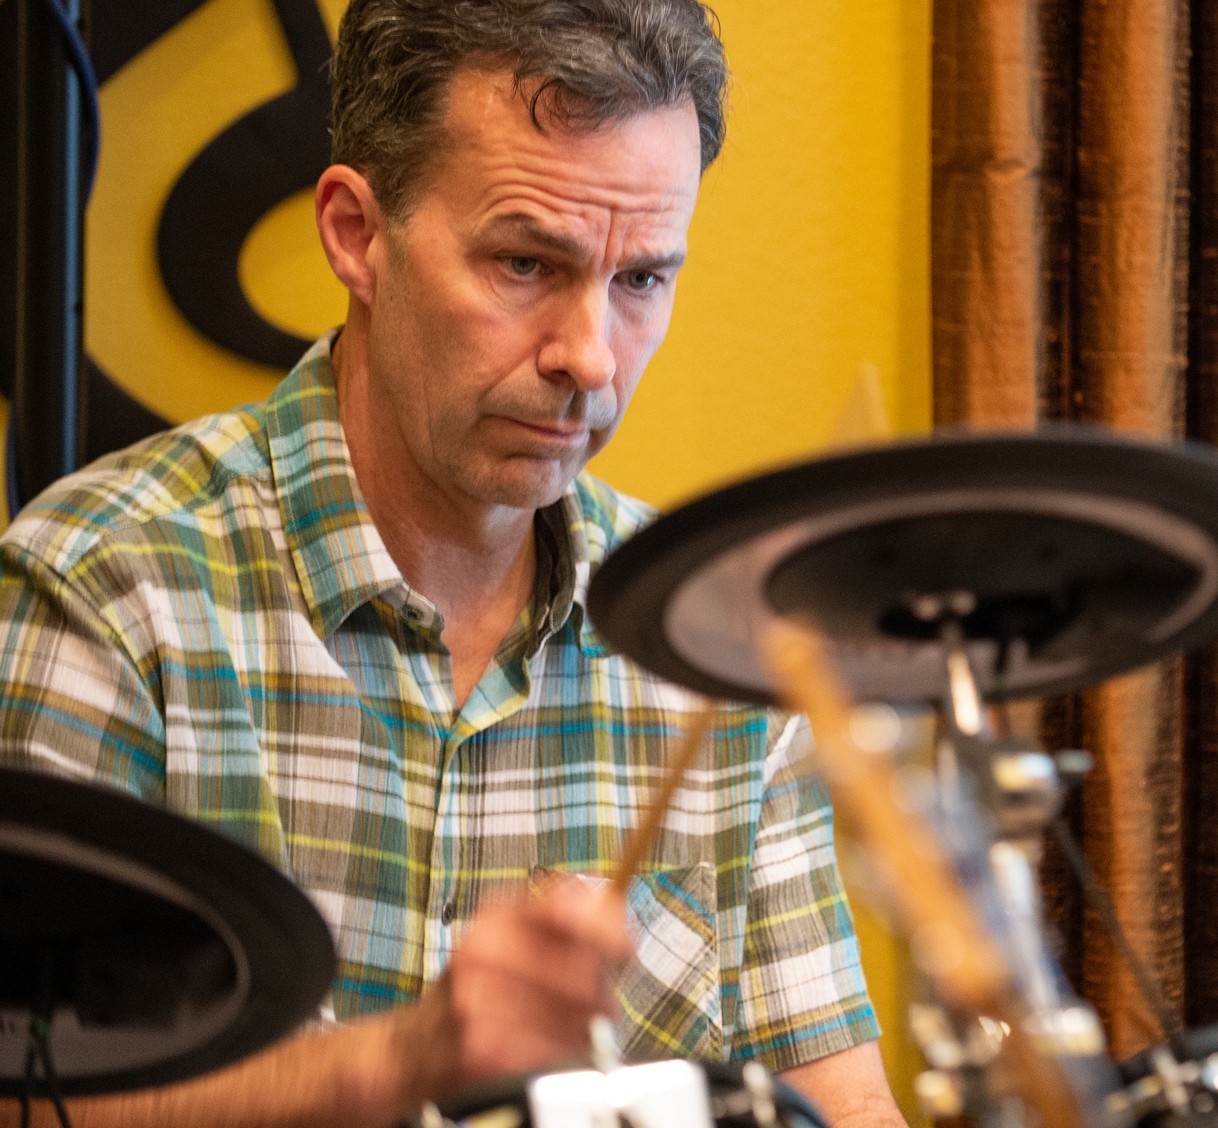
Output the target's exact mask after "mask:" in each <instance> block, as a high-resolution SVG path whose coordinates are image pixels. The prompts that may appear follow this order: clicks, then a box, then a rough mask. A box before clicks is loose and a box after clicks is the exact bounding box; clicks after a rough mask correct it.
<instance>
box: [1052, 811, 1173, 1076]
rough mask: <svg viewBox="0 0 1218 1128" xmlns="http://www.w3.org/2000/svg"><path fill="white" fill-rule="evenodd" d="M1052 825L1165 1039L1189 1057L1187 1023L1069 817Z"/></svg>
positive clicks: (1091, 904) (1081, 886)
mask: <svg viewBox="0 0 1218 1128" xmlns="http://www.w3.org/2000/svg"><path fill="white" fill-rule="evenodd" d="M1049 827H1050V829H1051V830H1052V832H1053V840H1054V842H1056V843H1057V845H1058V848H1059V849H1060V850H1061V852H1062V855H1063V857H1064V858H1065V859H1066V862H1067V864H1068V865H1069V866H1070V869H1071V871H1072V872H1073V873H1074V877H1075V880H1076V881H1078V884H1079V888H1080V889H1081V890H1082V893H1083V897H1084V898H1085V900H1086V901H1087V904H1088V905H1089V906H1090V908H1091V911H1092V912H1094V913H1095V915H1096V916H1098V917H1099V918H1100V923H1101V924H1102V925H1103V926H1104V930H1105V931H1106V932H1107V933H1108V938H1109V939H1110V940H1111V941H1112V943H1113V945H1114V946H1115V948H1116V949H1117V952H1118V953H1119V954H1120V956H1121V959H1123V960H1124V961H1125V964H1126V966H1127V967H1128V968H1129V971H1130V974H1131V975H1132V976H1133V979H1134V983H1135V984H1136V985H1137V988H1138V992H1139V993H1140V994H1141V996H1142V999H1143V1001H1144V1002H1145V1003H1146V1005H1147V1006H1148V1007H1150V1009H1151V1011H1152V1012H1153V1013H1154V1016H1155V1019H1156V1020H1157V1022H1158V1023H1159V1029H1160V1030H1161V1031H1162V1034H1163V1037H1164V1039H1165V1040H1166V1041H1167V1043H1168V1044H1169V1045H1170V1047H1171V1050H1172V1053H1173V1054H1174V1055H1175V1058H1176V1060H1177V1061H1187V1060H1188V1058H1189V1052H1188V1046H1187V1045H1186V1044H1185V1041H1184V1028H1183V1025H1182V1024H1181V1023H1180V1022H1178V1021H1177V1020H1176V1017H1175V1016H1174V1015H1173V1014H1172V1012H1171V1009H1170V1008H1169V1007H1168V1005H1167V1000H1166V999H1165V998H1164V997H1163V992H1162V991H1161V990H1160V989H1159V984H1158V983H1157V982H1156V980H1155V978H1154V976H1152V975H1151V974H1150V972H1149V971H1148V970H1147V968H1146V965H1145V964H1144V963H1143V962H1142V960H1141V959H1140V958H1139V956H1138V954H1137V952H1135V951H1134V950H1133V945H1132V944H1130V943H1129V939H1128V937H1126V935H1125V930H1124V929H1123V928H1121V922H1120V921H1119V920H1117V915H1116V912H1115V911H1114V909H1113V907H1112V902H1111V901H1110V900H1109V899H1108V894H1107V893H1105V892H1104V889H1103V886H1101V885H1100V883H1099V881H1098V880H1097V879H1096V876H1095V872H1094V871H1093V870H1092V868H1091V866H1090V864H1089V863H1088V861H1087V858H1086V856H1085V855H1084V854H1083V851H1082V850H1081V849H1080V848H1079V845H1078V843H1077V842H1076V841H1075V840H1074V835H1073V834H1072V833H1071V832H1070V828H1069V826H1068V825H1067V824H1066V820H1065V819H1064V818H1062V816H1061V815H1058V816H1057V817H1056V818H1055V819H1054V820H1053V821H1052V822H1051V823H1050V824H1049Z"/></svg>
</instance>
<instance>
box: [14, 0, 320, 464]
mask: <svg viewBox="0 0 1218 1128" xmlns="http://www.w3.org/2000/svg"><path fill="white" fill-rule="evenodd" d="M205 2H206V0H91V2H90V5H89V8H90V19H89V27H88V29H87V30H88V38H89V47H90V54H91V56H92V59H93V64H94V70H95V72H96V74H97V79H98V82H99V84H101V85H103V86H104V84H105V82H106V81H107V79H109V78H110V77H111V76H113V75H114V74H115V73H116V72H117V71H119V70H120V69H121V68H122V67H123V66H124V65H125V64H127V63H128V62H130V61H131V60H132V59H134V58H135V57H136V56H137V55H140V54H141V53H143V52H144V51H146V50H148V49H149V48H151V47H152V46H153V45H154V44H155V43H156V42H157V40H159V39H160V38H161V37H162V36H164V35H165V34H167V33H168V32H169V31H171V30H172V29H173V28H175V27H176V26H177V25H178V24H179V23H181V22H182V21H183V20H185V19H186V18H187V17H189V16H191V15H192V14H193V13H194V12H196V11H197V10H198V9H200V8H202V7H203V6H204V4H205ZM273 7H274V12H275V16H276V18H277V20H278V22H279V25H280V28H281V29H282V33H283V36H284V40H285V42H286V44H287V46H288V49H289V51H290V53H291V56H292V59H293V62H294V64H295V69H296V75H297V78H296V85H295V86H294V87H293V88H292V89H290V90H289V91H287V92H286V93H284V94H281V95H279V96H277V97H275V98H273V99H271V100H270V101H268V102H266V103H264V104H263V105H261V106H258V107H256V108H255V109H253V110H251V111H250V112H249V113H247V114H246V115H245V116H244V117H242V118H241V119H240V120H238V121H236V122H235V123H233V124H232V125H231V126H229V127H228V128H227V129H225V130H224V132H223V133H221V134H220V135H219V136H218V137H216V138H214V139H213V140H212V141H211V142H210V143H209V144H208V145H207V146H205V147H204V149H203V150H202V151H201V152H200V153H199V154H198V155H197V157H196V158H195V159H194V160H193V161H192V163H191V164H190V165H189V167H188V168H187V169H186V170H185V172H184V173H183V174H182V176H181V177H180V178H179V179H178V181H177V183H176V184H174V185H173V186H172V188H171V189H170V191H169V193H168V195H167V197H166V200H165V204H164V207H163V210H162V213H161V217H160V222H159V226H158V230H157V261H158V265H159V269H160V272H161V275H162V278H163V281H164V284H165V287H166V290H167V291H168V293H169V295H170V297H171V299H172V301H173V302H174V303H175V305H176V306H177V308H178V309H179V310H180V312H181V313H182V315H183V316H184V317H185V318H186V320H187V321H189V322H190V324H191V325H192V326H193V327H194V328H195V329H196V330H197V331H198V332H199V333H201V334H202V335H203V336H205V337H206V338H208V339H209V340H211V341H213V342H215V343H216V344H218V345H220V346H222V347H224V348H226V349H228V350H230V351H231V352H233V353H235V354H237V355H238V356H240V357H242V358H244V359H246V360H249V361H252V362H255V363H260V364H267V365H271V366H273V367H277V368H285V369H286V368H288V367H290V366H291V365H292V364H294V363H295V361H296V360H297V358H298V357H299V355H300V353H301V352H302V351H303V350H304V348H305V347H306V346H307V344H308V342H307V341H304V340H303V339H301V338H299V337H297V336H295V335H294V334H292V333H289V332H286V331H285V330H283V329H281V328H279V327H278V326H275V325H272V324H271V323H269V322H268V321H267V320H266V319H265V318H264V317H263V316H262V315H261V314H259V313H258V312H257V310H255V309H254V307H253V306H252V305H251V303H250V301H249V299H248V298H247V296H246V295H245V293H244V292H243V291H242V288H241V284H240V280H239V276H238V263H239V259H240V254H241V248H242V246H243V244H244V243H245V241H246V238H247V237H248V235H249V233H250V232H251V231H252V230H253V228H254V227H255V226H256V225H257V223H258V222H259V220H260V219H261V218H262V217H263V216H264V215H265V214H266V213H267V212H268V211H269V210H270V209H271V208H273V207H274V206H275V205H276V204H278V203H279V202H280V201H282V200H284V199H286V198H288V197H289V196H291V195H293V194H295V193H296V192H298V191H300V190H302V189H305V188H308V187H310V186H311V185H312V184H313V183H314V182H315V181H316V179H317V177H318V175H319V174H320V172H321V171H322V169H323V168H324V167H325V165H326V163H327V159H328V147H329V143H328V137H327V131H326V117H327V111H328V86H327V77H326V67H327V62H328V59H329V54H330V43H329V38H328V36H327V33H326V28H325V23H324V21H323V19H322V16H321V13H320V11H319V10H318V7H317V4H316V2H315V0H274V2H273ZM16 60H17V5H16V4H5V3H3V2H0V107H3V111H2V112H0V182H3V184H4V187H3V189H0V394H3V395H5V396H9V397H11V395H12V390H13V389H12V380H13V372H14V367H15V357H14V351H13V350H14V341H15V337H16V328H15V311H16V277H15V269H14V267H15V262H16V248H15V243H14V239H15V231H16V180H15V176H16V174H15V168H16V153H17V138H16V109H15V107H16V101H17V90H16V72H17V65H16ZM106 128H107V126H106V122H105V121H104V120H103V121H102V144H103V146H104V145H105V137H106ZM110 281H112V282H113V284H114V285H116V286H118V287H120V288H121V287H124V286H126V285H129V284H130V283H129V282H128V280H126V279H123V278H114V279H112V280H110ZM82 381H83V384H84V397H85V399H86V402H87V404H88V419H87V426H86V429H85V430H86V435H87V449H86V452H85V454H86V456H87V457H89V458H92V457H95V456H97V455H99V454H102V453H105V452H106V451H109V450H114V449H116V448H119V447H122V446H126V445H128V444H129V443H130V442H133V441H135V440H136V439H139V438H142V437H143V436H145V435H147V434H150V433H151V432H153V431H155V430H159V429H161V428H163V427H164V426H165V425H166V423H165V420H163V419H162V418H160V416H159V415H157V414H156V413H155V412H154V411H152V410H149V409H148V408H147V407H145V406H144V405H142V404H140V403H138V402H137V401H136V400H135V399H133V398H132V397H131V396H130V395H128V394H127V393H126V392H125V391H124V390H123V389H122V388H121V387H120V386H119V385H118V384H117V383H116V382H115V381H114V380H112V379H111V378H110V377H109V375H108V374H107V373H105V372H104V371H102V369H101V367H100V366H99V365H98V364H97V363H96V362H95V361H94V360H93V359H92V358H91V357H88V356H86V357H85V361H84V368H83V372H82Z"/></svg>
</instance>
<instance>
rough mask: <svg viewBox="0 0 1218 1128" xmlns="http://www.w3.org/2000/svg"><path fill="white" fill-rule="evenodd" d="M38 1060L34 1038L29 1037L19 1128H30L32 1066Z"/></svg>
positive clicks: (32, 1093) (32, 1089) (32, 1084)
mask: <svg viewBox="0 0 1218 1128" xmlns="http://www.w3.org/2000/svg"><path fill="white" fill-rule="evenodd" d="M37 1060H38V1050H37V1048H36V1047H35V1046H34V1036H33V1034H32V1033H31V1035H30V1044H29V1046H28V1047H27V1048H26V1051H25V1089H24V1091H23V1092H22V1094H21V1128H30V1106H31V1105H32V1104H33V1102H34V1064H35V1063H36V1062H37Z"/></svg>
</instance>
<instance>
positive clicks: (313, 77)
mask: <svg viewBox="0 0 1218 1128" xmlns="http://www.w3.org/2000/svg"><path fill="white" fill-rule="evenodd" d="M275 12H276V14H277V15H278V17H279V22H280V25H281V26H282V28H283V33H284V36H285V38H286V40H287V43H288V48H289V50H290V51H291V54H292V59H293V61H294V63H295V65H296V73H297V76H298V77H297V83H296V85H295V86H294V87H293V88H292V89H291V90H289V91H288V92H287V93H285V94H282V95H280V96H279V97H277V98H273V99H272V100H271V101H269V102H266V103H264V104H263V105H261V106H259V107H258V108H257V109H254V110H252V111H250V112H249V113H248V114H246V115H245V117H243V118H241V119H240V120H239V121H237V122H235V123H234V124H233V125H231V126H230V127H229V128H228V129H226V130H225V131H224V132H223V133H221V134H220V136H219V137H217V138H216V139H215V140H214V141H212V142H211V144H210V145H208V146H207V147H206V148H205V149H204V150H203V151H202V152H201V153H200V154H199V155H198V156H197V157H196V158H195V160H194V161H193V162H192V163H191V164H190V166H189V167H188V168H187V169H186V171H185V172H184V173H183V174H182V176H181V178H180V179H179V180H178V182H177V183H176V184H175V185H174V186H173V189H172V190H171V192H170V193H169V198H168V199H167V200H166V202H165V209H164V211H163V212H162V213H161V221H160V225H159V228H158V230H157V261H158V263H159V265H160V270H161V276H162V278H163V280H164V282H165V286H166V288H167V289H168V291H169V294H170V296H171V297H172V298H173V301H174V303H175V304H176V305H177V307H178V309H179V310H180V311H181V312H182V314H183V315H184V316H185V317H186V319H187V320H188V321H189V322H190V323H191V324H192V325H193V326H194V327H195V328H196V329H197V330H198V331H199V332H200V333H202V334H203V335H204V336H205V337H208V338H209V339H210V340H212V341H215V342H216V344H218V345H223V346H224V347H225V348H227V349H231V350H232V351H233V352H235V353H237V354H238V355H240V356H243V357H245V358H246V359H247V360H252V361H256V362H258V363H261V364H269V365H272V366H274V367H278V368H289V367H291V366H292V365H293V364H295V363H296V360H297V359H298V358H299V356H300V354H301V353H302V352H303V351H304V350H305V348H307V347H308V345H309V343H310V342H308V341H305V340H303V339H302V338H300V337H297V336H296V335H295V334H293V333H288V332H286V331H285V330H283V329H280V328H279V327H278V326H275V325H272V324H270V322H268V321H267V320H266V319H265V318H264V317H262V315H261V314H259V313H258V311H257V310H255V309H254V307H253V306H252V305H251V304H250V301H249V299H248V298H247V297H246V295H245V293H244V292H243V291H242V289H241V284H240V280H239V278H238V273H237V264H238V259H239V257H240V254H241V247H242V245H243V244H244V243H245V240H246V237H247V236H248V235H249V233H250V232H251V231H252V230H253V229H254V227H255V226H256V225H257V223H258V221H259V220H260V219H261V218H262V217H263V216H264V215H266V213H267V212H268V211H270V209H271V208H273V207H274V206H275V205H276V204H278V203H279V202H280V201H281V200H285V199H287V198H288V197H289V196H292V195H294V194H295V193H297V192H299V191H301V190H302V189H305V188H309V187H311V186H312V185H313V184H314V183H315V182H316V180H317V178H318V176H320V175H321V172H322V170H323V169H324V168H325V167H326V164H327V163H328V158H329V137H328V135H327V131H326V119H327V113H328V111H329V85H328V81H327V77H326V65H327V61H328V60H329V57H330V41H329V38H328V37H327V35H326V28H325V25H324V23H323V22H322V19H321V15H320V13H319V12H318V10H317V7H316V5H315V4H314V3H313V2H312V0H275Z"/></svg>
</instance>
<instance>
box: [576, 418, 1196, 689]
mask: <svg viewBox="0 0 1218 1128" xmlns="http://www.w3.org/2000/svg"><path fill="white" fill-rule="evenodd" d="M945 610H949V611H951V612H952V613H953V614H954V617H955V618H956V620H957V621H958V623H959V625H960V628H961V630H962V632H963V634H964V637H965V639H966V645H967V649H968V652H969V656H970V659H971V661H972V665H973V668H974V671H975V674H976V676H977V679H978V683H979V686H980V688H981V691H982V693H983V694H984V695H985V696H986V697H987V698H988V699H991V700H993V699H999V698H1005V697H1021V696H1038V695H1044V694H1051V693H1057V692H1061V691H1065V690H1071V689H1077V688H1080V687H1083V686H1088V685H1092V684H1094V683H1096V682H1099V681H1101V680H1103V679H1105V678H1107V677H1110V676H1112V675H1115V674H1118V673H1121V672H1123V671H1126V670H1129V669H1131V668H1133V667H1136V666H1140V665H1142V664H1144V663H1146V662H1150V661H1152V660H1153V659H1156V658H1159V657H1162V656H1164V655H1167V654H1171V653H1173V652H1175V651H1178V650H1182V649H1186V648H1189V647H1193V646H1197V645H1200V644H1201V643H1203V642H1206V641H1208V640H1209V639H1210V638H1212V637H1213V636H1214V635H1216V634H1218V454H1216V453H1215V452H1214V451H1213V450H1212V449H1210V448H1209V447H1203V446H1201V445H1199V444H1196V443H1185V442H1178V443H1171V444H1167V443H1154V442H1147V441H1137V440H1134V439H1130V438H1125V437H1122V436H1118V435H1116V434H1114V433H1111V432H1108V431H1103V430H1099V429H1096V428H1089V427H1082V426H1070V425H1058V426H1052V427H1045V428H1043V429H1041V430H1039V431H1037V432H1035V433H1026V432H1025V433H1019V434H1005V433H1004V434H995V433H989V434H955V435H946V436H938V437H935V438H932V439H927V440H919V441H911V442H904V443H898V444H894V445H892V446H887V447H882V448H875V449H870V450H862V451H856V452H852V453H848V454H841V455H837V456H834V457H829V458H823V459H818V460H816V461H812V462H807V463H804V464H802V465H798V466H793V467H789V468H787V469H783V470H779V471H776V472H774V473H771V474H766V475H764V476H761V477H758V478H754V479H751V480H749V481H745V482H742V483H739V484H737V485H734V486H730V487H728V488H726V489H723V490H720V491H718V492H716V493H713V494H709V495H708V496H706V497H703V498H700V499H698V500H696V501H694V502H692V503H690V504H688V505H686V506H684V507H682V508H680V509H677V510H675V511H674V512H672V513H671V514H669V515H668V516H665V517H662V518H661V519H660V520H659V521H657V522H656V523H655V524H654V525H652V526H651V527H649V528H647V529H645V530H644V531H643V532H642V533H640V534H639V535H638V536H636V537H634V538H633V539H631V540H630V541H628V542H627V543H626V544H625V545H623V546H622V547H621V548H620V549H619V550H618V551H617V552H615V553H614V554H613V555H612V556H611V557H610V558H609V559H608V560H607V561H606V562H605V564H604V566H603V567H602V568H601V570H600V571H599V572H598V573H597V575H596V576H595V577H594V579H593V582H592V586H591V589H590V592H589V612H590V614H591V617H592V620H593V622H594V623H595V625H596V627H597V630H598V631H599V632H600V633H601V634H602V635H603V636H604V638H605V639H606V640H607V641H608V642H609V643H610V644H611V645H612V646H614V647H615V648H617V649H618V650H620V651H622V652H624V653H625V654H627V655H629V656H630V657H632V658H634V659H636V660H637V661H638V662H640V663H641V664H642V665H644V666H646V667H648V668H650V669H651V670H653V671H655V672H657V673H659V674H661V675H662V676H664V677H667V678H669V679H670V680H672V681H675V682H678V683H680V684H683V685H686V686H689V687H690V688H692V689H695V690H698V691H699V692H702V693H706V694H709V695H711V696H715V697H727V698H737V699H741V700H746V701H755V702H758V703H762V704H772V703H773V702H774V688H773V685H772V682H771V679H770V676H769V674H768V672H767V669H766V661H765V657H764V653H763V647H764V638H765V635H766V631H767V628H768V627H769V626H770V625H771V624H772V623H773V622H774V620H776V619H778V618H782V617H802V618H807V619H810V620H812V621H814V622H815V623H817V624H818V626H819V627H820V629H821V630H822V631H823V632H824V633H825V634H826V635H827V636H828V637H829V639H830V641H831V643H832V645H833V649H834V652H835V657H836V658H837V660H838V663H839V665H840V667H841V670H842V674H843V676H844V677H845V679H846V681H847V682H848V684H849V685H850V688H851V690H852V692H853V693H854V695H855V696H856V697H857V698H859V699H861V700H884V701H890V702H893V703H919V702H939V701H941V700H942V698H943V693H944V688H945V684H946V683H945V675H944V647H943V645H942V644H941V643H940V641H939V621H940V618H941V613H942V612H944V611H945Z"/></svg>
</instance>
